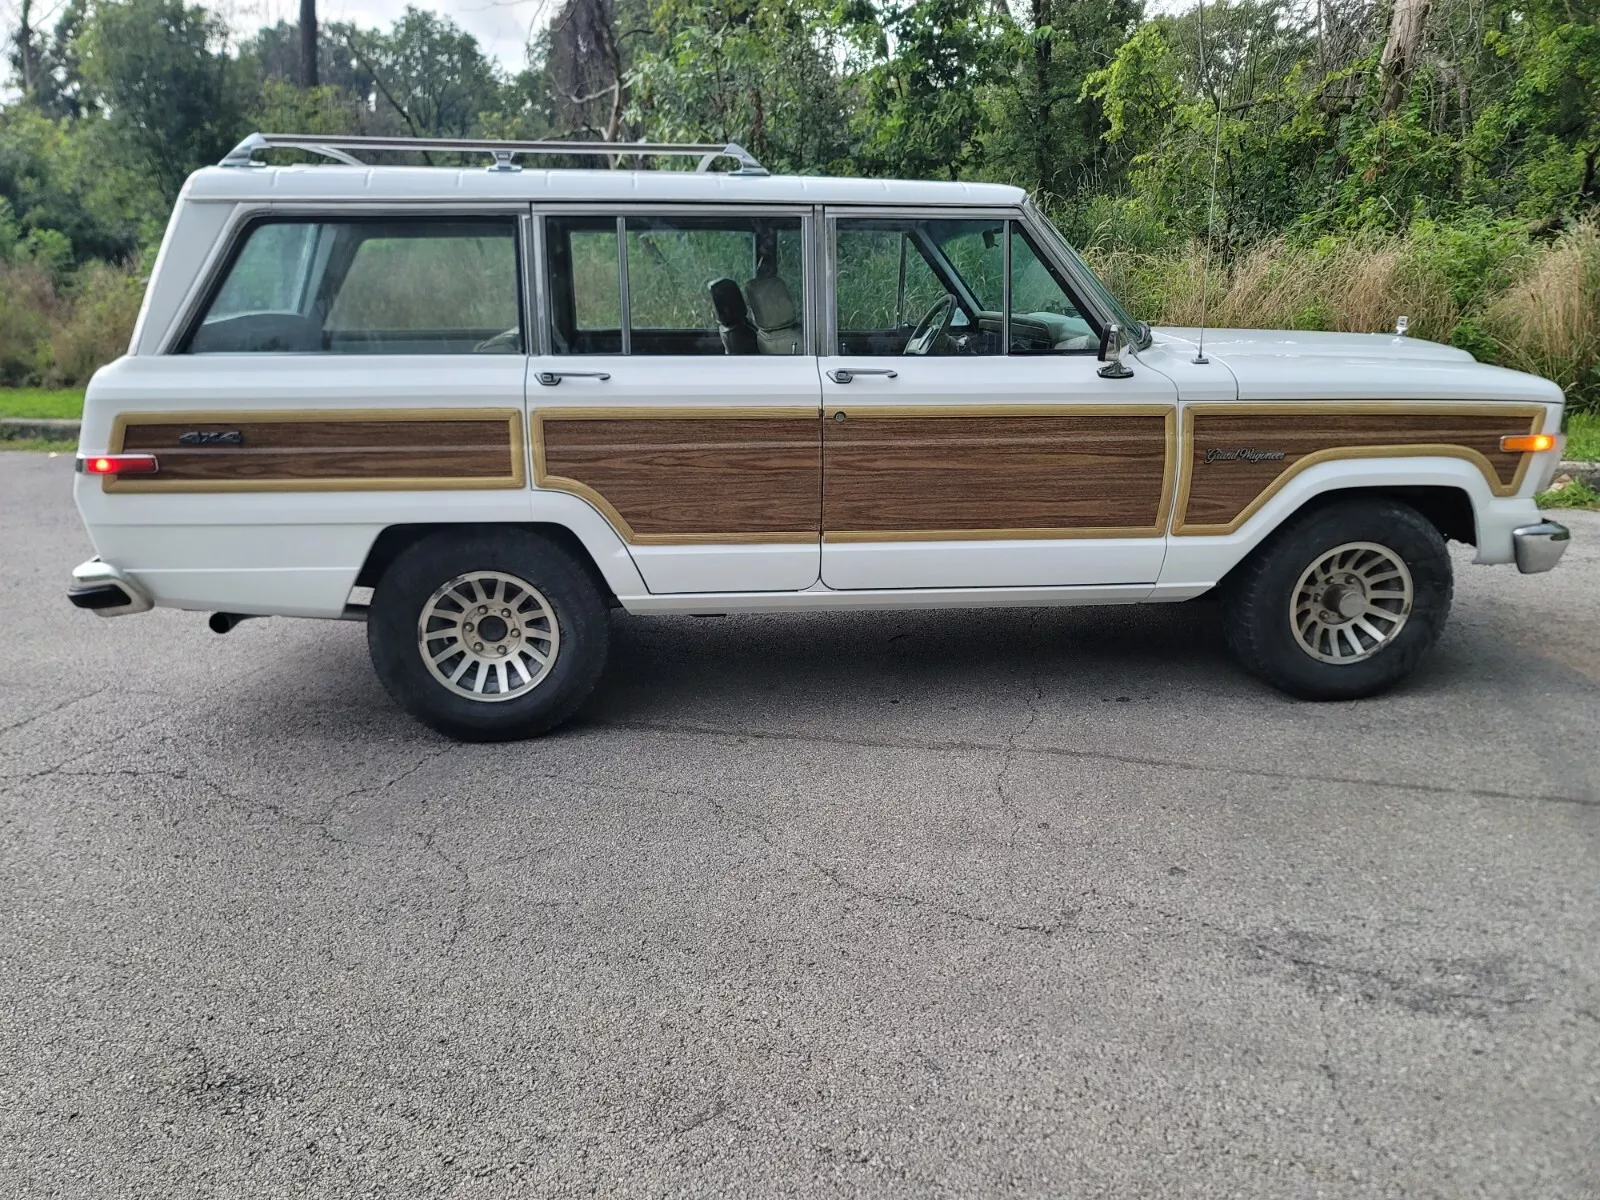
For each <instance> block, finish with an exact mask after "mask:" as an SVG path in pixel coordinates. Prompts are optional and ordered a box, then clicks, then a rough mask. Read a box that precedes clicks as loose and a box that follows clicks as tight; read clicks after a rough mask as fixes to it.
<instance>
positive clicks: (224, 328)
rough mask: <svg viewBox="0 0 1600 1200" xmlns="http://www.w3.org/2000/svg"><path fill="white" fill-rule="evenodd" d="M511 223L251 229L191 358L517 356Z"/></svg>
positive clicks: (194, 334)
mask: <svg viewBox="0 0 1600 1200" xmlns="http://www.w3.org/2000/svg"><path fill="white" fill-rule="evenodd" d="M519 279H520V273H519V270H518V266H517V232H516V221H515V219H514V218H512V217H473V218H461V217H445V218H422V219H416V220H390V219H372V220H367V219H362V220H351V221H314V220H271V221H264V222H261V223H259V224H257V225H255V226H253V227H252V228H251V229H250V231H249V232H248V233H247V234H246V236H245V238H244V240H243V242H242V243H241V244H240V245H239V247H238V249H237V250H236V251H235V253H234V255H233V258H232V261H231V262H230V263H229V265H228V268H227V270H226V271H225V272H224V274H223V277H222V280H221V282H220V283H219V284H218V286H217V287H216V289H215V290H214V292H213V293H212V296H211V299H210V301H209V303H208V304H207V305H206V307H205V309H204V311H203V312H202V314H201V316H200V319H199V321H198V323H197V324H196V325H195V326H194V328H193V329H192V330H191V331H190V333H189V335H188V338H187V340H186V342H185V344H184V346H183V352H185V353H189V354H219V353H227V354H266V353H290V354H496V353H499V354H521V353H523V345H524V341H523V331H522V320H521V298H520V295H521V293H520V283H519Z"/></svg>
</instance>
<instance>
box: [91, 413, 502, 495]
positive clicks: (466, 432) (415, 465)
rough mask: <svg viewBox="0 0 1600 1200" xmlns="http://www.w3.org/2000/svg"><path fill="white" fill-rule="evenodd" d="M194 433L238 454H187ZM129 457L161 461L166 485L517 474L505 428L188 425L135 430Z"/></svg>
mask: <svg viewBox="0 0 1600 1200" xmlns="http://www.w3.org/2000/svg"><path fill="white" fill-rule="evenodd" d="M188 432H201V433H222V432H238V433H239V434H240V435H241V437H242V438H243V442H242V443H241V444H240V445H238V446H228V445H211V446H192V447H191V446H185V445H184V444H183V443H182V442H180V441H179V440H178V439H179V436H180V435H181V434H183V433H188ZM123 449H125V450H144V451H150V452H152V453H154V454H155V455H156V458H157V461H158V462H159V463H160V465H161V471H160V478H161V480H163V481H166V482H179V481H186V480H238V481H247V480H269V479H271V480H296V479H299V480H308V481H314V480H326V479H397V478H461V479H493V478H498V477H504V476H509V475H510V474H511V455H512V447H511V441H510V436H509V430H508V427H507V423H506V422H505V421H432V420H430V421H405V422H393V423H390V422H379V421H338V422H331V421H330V422H325V423H319V422H309V421H308V422H276V421H256V422H237V421H235V422H204V421H198V422H192V423H191V422H185V423H181V424H172V425H130V426H129V427H128V428H127V432H126V435H125V436H124V438H123Z"/></svg>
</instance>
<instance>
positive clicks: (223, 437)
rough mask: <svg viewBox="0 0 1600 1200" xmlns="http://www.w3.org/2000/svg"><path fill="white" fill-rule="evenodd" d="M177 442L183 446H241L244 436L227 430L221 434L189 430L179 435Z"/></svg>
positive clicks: (232, 430)
mask: <svg viewBox="0 0 1600 1200" xmlns="http://www.w3.org/2000/svg"><path fill="white" fill-rule="evenodd" d="M178 441H179V442H181V443H182V444H183V445H185V446H242V445H244V434H242V433H240V432H239V431H238V430H237V429H229V430H225V431H223V432H221V433H216V432H213V431H211V430H204V429H191V430H189V431H188V432H187V433H180V434H179V435H178Z"/></svg>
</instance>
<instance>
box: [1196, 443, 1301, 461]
mask: <svg viewBox="0 0 1600 1200" xmlns="http://www.w3.org/2000/svg"><path fill="white" fill-rule="evenodd" d="M1282 460H1283V451H1282V450H1253V449H1251V448H1250V447H1248V446H1240V447H1236V448H1235V449H1232V450H1228V449H1224V448H1223V447H1221V446H1207V447H1206V461H1207V462H1208V463H1214V462H1253V463H1255V462H1281V461H1282Z"/></svg>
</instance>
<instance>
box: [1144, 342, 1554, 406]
mask: <svg viewBox="0 0 1600 1200" xmlns="http://www.w3.org/2000/svg"><path fill="white" fill-rule="evenodd" d="M1199 332H1200V331H1199V330H1198V329H1181V328H1170V327H1167V328H1159V329H1154V330H1152V331H1151V335H1152V336H1151V345H1150V347H1149V349H1148V350H1146V351H1143V352H1141V357H1143V356H1150V362H1151V365H1152V366H1156V367H1157V369H1158V370H1160V369H1163V367H1162V364H1163V363H1165V364H1167V366H1168V367H1170V368H1171V369H1169V370H1166V371H1165V373H1166V374H1168V375H1169V376H1170V377H1172V378H1174V379H1176V378H1178V376H1177V375H1175V374H1173V372H1174V371H1178V372H1181V373H1182V374H1183V375H1184V376H1186V377H1187V379H1188V382H1186V383H1180V385H1179V386H1180V388H1187V387H1189V386H1192V385H1195V384H1198V383H1199V382H1200V378H1199V377H1197V376H1194V375H1192V374H1191V373H1190V372H1191V371H1199V372H1205V373H1207V377H1209V374H1210V373H1212V372H1215V371H1216V370H1218V369H1219V368H1220V369H1222V370H1225V371H1227V372H1229V373H1231V374H1232V376H1233V379H1234V382H1235V384H1236V385H1237V388H1238V392H1237V397H1238V399H1240V400H1400V401H1404V400H1513V401H1518V402H1528V401H1533V402H1537V403H1542V404H1559V403H1561V401H1562V395H1561V389H1560V388H1558V387H1557V386H1556V385H1555V384H1553V383H1551V382H1550V381H1549V380H1547V379H1540V378H1539V377H1538V376H1537V375H1525V374H1523V373H1522V372H1521V371H1510V370H1507V369H1506V368H1504V367H1495V366H1489V365H1487V364H1485V363H1480V362H1478V361H1477V360H1476V359H1475V358H1473V357H1472V355H1470V354H1468V353H1467V352H1466V351H1465V350H1458V349H1456V348H1455V347H1454V346H1445V345H1441V344H1440V343H1438V342H1429V341H1425V340H1423V339H1421V338H1414V337H1396V336H1395V335H1394V334H1391V333H1310V332H1305V333H1302V332H1299V331H1297V330H1287V329H1285V330H1278V329H1274V330H1255V329H1207V330H1206V331H1205V352H1206V358H1207V359H1208V360H1209V361H1210V364H1211V365H1208V366H1191V360H1192V359H1193V357H1194V351H1195V343H1196V340H1197V338H1198V337H1199ZM1212 382H1213V383H1214V382H1216V381H1212Z"/></svg>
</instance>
